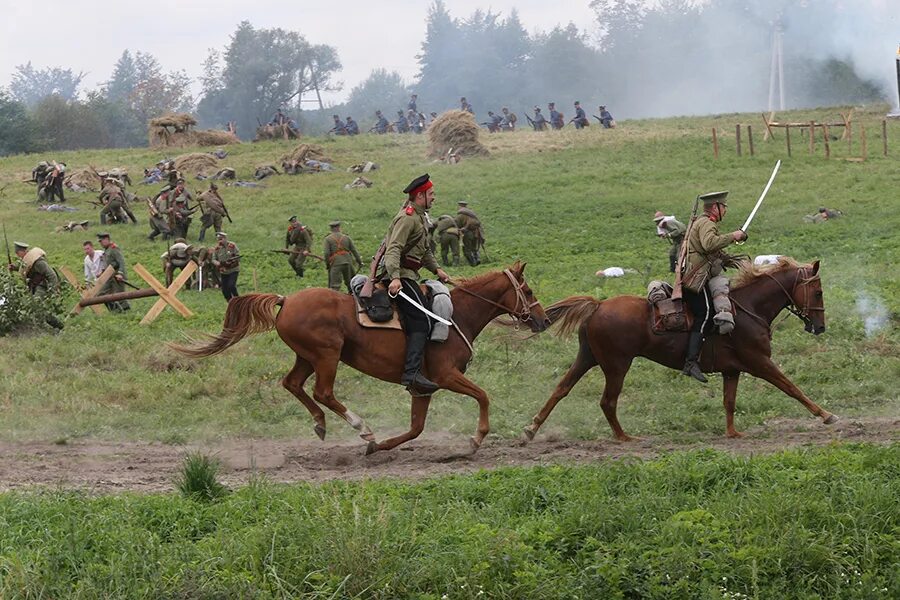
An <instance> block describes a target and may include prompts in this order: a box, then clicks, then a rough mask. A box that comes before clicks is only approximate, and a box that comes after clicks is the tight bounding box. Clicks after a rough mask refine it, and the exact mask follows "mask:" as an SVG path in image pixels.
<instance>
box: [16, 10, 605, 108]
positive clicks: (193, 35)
mask: <svg viewBox="0 0 900 600" xmlns="http://www.w3.org/2000/svg"><path fill="white" fill-rule="evenodd" d="M589 1H590V0H575V1H572V0H562V1H553V0H446V6H447V8H448V10H449V11H450V13H451V15H453V16H454V17H467V16H469V15H470V14H471V13H472V12H474V11H475V10H476V9H478V8H481V9H482V10H487V9H490V10H491V11H492V12H495V13H497V12H499V13H501V14H502V15H504V16H505V15H508V14H509V12H510V10H512V9H513V8H516V9H518V11H519V18H520V20H521V21H522V24H523V25H524V26H525V28H526V29H527V30H528V31H529V32H533V31H536V30H540V31H545V30H549V29H552V28H553V27H554V26H556V25H557V24H561V25H567V24H568V23H569V22H573V23H575V24H576V25H577V26H578V27H579V28H580V29H582V30H588V31H593V30H594V29H595V27H596V25H595V22H594V19H593V12H592V11H591V10H590V8H589V7H588V4H589ZM430 4H431V0H381V1H379V2H372V1H371V0H344V1H343V2H323V1H319V2H313V1H310V0H299V1H295V2H285V1H283V0H281V1H273V0H252V1H247V0H243V1H240V0H216V1H215V2H211V1H208V0H199V1H186V0H180V1H176V0H154V1H152V2H147V1H141V2H136V1H134V0H118V1H113V0H105V1H100V0H66V1H65V2H63V1H61V0H42V1H41V3H40V7H41V10H40V12H39V13H36V12H35V10H34V4H33V3H31V2H24V1H22V0H0V14H2V15H3V16H4V19H3V21H2V24H0V87H5V86H7V85H8V84H9V81H10V78H11V77H12V74H13V72H14V71H15V67H16V65H20V64H25V63H26V62H28V61H31V63H32V65H33V66H34V67H36V68H44V67H55V66H61V67H66V68H71V69H72V70H73V71H74V72H76V73H78V72H79V71H81V72H84V73H86V74H87V75H86V77H85V79H84V82H83V84H82V89H92V88H95V87H97V86H98V85H99V84H101V83H102V82H104V81H106V80H107V79H108V78H109V76H110V74H111V73H112V70H113V66H114V64H115V62H116V60H117V59H118V58H119V56H120V55H121V54H122V51H123V50H125V49H126V48H127V49H129V50H132V51H138V50H140V51H142V52H149V53H150V54H153V55H154V56H155V57H156V58H157V59H158V60H159V61H160V64H161V65H162V67H163V70H165V71H172V70H180V69H184V70H185V71H186V72H187V74H188V76H190V77H197V76H198V75H199V74H200V65H201V63H202V61H203V59H204V58H205V57H206V55H207V51H208V49H209V48H217V49H222V48H224V47H225V46H226V45H227V43H228V41H229V37H230V35H231V33H232V32H233V31H234V30H235V28H236V26H237V24H238V23H239V22H241V21H242V20H248V21H250V23H251V24H252V25H253V26H254V27H257V28H270V27H281V28H283V29H289V30H294V31H298V32H300V33H301V34H303V35H304V36H305V37H306V39H307V40H308V41H309V42H311V43H314V44H328V45H331V46H334V47H336V48H337V50H338V56H339V57H340V59H341V63H342V64H343V69H342V70H341V72H340V73H338V74H337V76H336V77H335V78H334V79H335V80H338V81H343V82H344V87H343V90H342V91H341V92H339V93H336V94H330V95H328V96H326V97H325V98H324V99H325V101H326V102H334V103H337V102H340V101H342V100H344V99H345V98H346V96H347V94H349V92H350V89H351V88H352V87H353V86H354V85H356V84H358V83H360V82H361V81H363V80H364V79H365V78H366V77H367V76H368V75H369V73H370V72H371V71H372V69H376V68H386V69H388V70H389V71H397V72H398V73H400V75H402V76H403V77H404V78H405V79H406V80H407V81H411V80H412V79H413V78H414V77H415V75H416V73H417V71H418V66H417V63H416V54H418V53H419V51H420V49H421V43H422V40H423V39H424V38H425V22H426V16H427V13H428V7H429V5H430ZM150 7H152V8H153V12H152V13H151V12H150V10H149V8H150ZM38 19H39V20H40V28H41V35H40V36H38V35H36V32H35V27H36V20H38ZM196 91H197V90H195V92H196Z"/></svg>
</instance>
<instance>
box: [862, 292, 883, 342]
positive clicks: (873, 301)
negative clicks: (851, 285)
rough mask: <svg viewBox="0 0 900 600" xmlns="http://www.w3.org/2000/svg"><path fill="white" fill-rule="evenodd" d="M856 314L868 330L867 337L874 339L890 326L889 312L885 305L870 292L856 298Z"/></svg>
mask: <svg viewBox="0 0 900 600" xmlns="http://www.w3.org/2000/svg"><path fill="white" fill-rule="evenodd" d="M856 312H857V313H858V314H859V318H860V319H862V322H863V326H864V327H865V329H866V337H872V336H874V335H876V334H877V333H879V332H881V331H882V330H884V329H885V328H886V327H887V325H888V311H887V308H886V307H885V306H884V303H883V302H882V301H881V300H880V299H879V298H877V297H873V296H872V295H871V294H869V293H868V292H860V293H859V294H857V296H856Z"/></svg>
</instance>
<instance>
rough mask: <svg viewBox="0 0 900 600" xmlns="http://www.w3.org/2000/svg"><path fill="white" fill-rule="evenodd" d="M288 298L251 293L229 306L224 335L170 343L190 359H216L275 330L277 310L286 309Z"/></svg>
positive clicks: (238, 298) (232, 301)
mask: <svg viewBox="0 0 900 600" xmlns="http://www.w3.org/2000/svg"><path fill="white" fill-rule="evenodd" d="M283 303H284V296H279V295H277V294H247V295H246V296H237V297H236V298H232V299H231V301H230V302H229V303H228V309H227V310H226V311H225V322H224V323H223V324H222V333H220V334H218V335H211V336H207V337H208V338H209V340H208V341H206V342H205V343H203V342H197V341H193V343H192V344H191V345H188V346H182V345H180V344H169V347H170V348H172V349H173V350H175V351H176V352H180V353H182V354H184V355H186V356H191V357H194V358H202V357H204V356H212V355H213V354H218V353H219V352H222V351H224V350H227V349H228V348H230V347H231V346H234V345H235V344H237V343H238V342H239V341H241V340H242V339H244V338H245V337H247V336H248V335H253V334H255V333H262V332H264V331H269V330H271V329H274V328H275V317H276V315H275V307H276V306H282V304H283Z"/></svg>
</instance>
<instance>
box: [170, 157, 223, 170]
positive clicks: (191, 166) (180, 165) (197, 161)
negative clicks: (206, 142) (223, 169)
mask: <svg viewBox="0 0 900 600" xmlns="http://www.w3.org/2000/svg"><path fill="white" fill-rule="evenodd" d="M175 168H176V169H177V170H178V171H180V172H181V173H190V174H191V175H210V174H213V173H216V172H217V171H218V170H219V161H218V160H216V157H215V156H213V155H211V154H206V153H204V152H192V153H190V154H182V155H181V156H179V157H177V158H175Z"/></svg>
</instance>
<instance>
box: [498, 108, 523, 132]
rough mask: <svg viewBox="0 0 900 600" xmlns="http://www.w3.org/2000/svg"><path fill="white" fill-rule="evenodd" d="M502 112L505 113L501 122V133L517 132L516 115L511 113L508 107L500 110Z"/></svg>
mask: <svg viewBox="0 0 900 600" xmlns="http://www.w3.org/2000/svg"><path fill="white" fill-rule="evenodd" d="M500 112H502V113H503V118H502V120H501V121H500V130H501V131H515V130H516V121H518V120H519V119H518V117H516V113H511V112H509V109H508V108H507V107H505V106H504V107H503V108H501V109H500Z"/></svg>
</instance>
